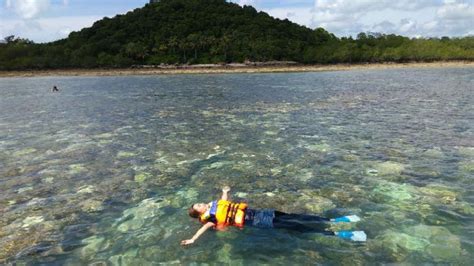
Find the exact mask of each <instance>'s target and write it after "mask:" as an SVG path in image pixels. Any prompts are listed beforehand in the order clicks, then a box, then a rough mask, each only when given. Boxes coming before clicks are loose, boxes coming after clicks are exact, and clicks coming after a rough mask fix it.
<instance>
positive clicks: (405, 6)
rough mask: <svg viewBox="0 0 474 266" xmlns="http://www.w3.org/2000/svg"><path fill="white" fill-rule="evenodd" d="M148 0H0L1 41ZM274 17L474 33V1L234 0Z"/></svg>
mask: <svg viewBox="0 0 474 266" xmlns="http://www.w3.org/2000/svg"><path fill="white" fill-rule="evenodd" d="M148 2H149V1H148V0H0V39H3V38H4V37H6V36H9V35H15V36H19V37H22V38H28V39H30V40H33V41H35V42H49V41H54V40H58V39H62V38H66V37H67V36H68V34H69V33H70V32H71V31H78V30H80V29H82V28H84V27H90V26H91V25H92V24H93V23H94V21H97V20H100V19H102V18H103V17H113V16H115V15H117V14H124V13H126V12H128V11H130V10H133V9H135V8H138V7H142V6H143V5H145V4H146V3H148ZM230 2H234V3H237V4H239V5H242V6H243V5H252V6H253V7H255V8H256V9H257V10H259V11H264V12H267V13H269V14H270V15H271V16H273V17H277V18H281V19H285V18H287V19H289V20H291V21H293V22H296V23H298V24H300V25H304V26H307V27H309V28H312V29H314V28H317V27H323V28H324V29H326V30H327V31H329V32H331V33H334V34H335V35H336V36H338V37H343V36H353V37H355V36H357V34H358V33H359V32H381V33H386V34H391V33H395V34H400V35H404V36H409V37H442V36H450V37H455V36H456V37H459V36H466V35H474V0H230Z"/></svg>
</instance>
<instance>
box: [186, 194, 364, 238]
mask: <svg viewBox="0 0 474 266" xmlns="http://www.w3.org/2000/svg"><path fill="white" fill-rule="evenodd" d="M229 191H230V187H228V186H225V187H224V188H222V197H221V199H220V200H216V201H212V202H210V203H207V204H206V203H196V204H193V205H191V207H190V208H189V210H188V212H189V216H191V217H193V218H197V219H199V221H200V222H201V223H202V224H203V226H202V227H201V228H200V229H199V230H198V231H197V232H196V233H195V234H194V236H193V237H192V238H191V239H187V240H183V241H181V245H190V244H192V243H194V241H196V240H197V239H198V238H199V237H200V236H201V235H202V234H203V233H204V232H206V231H207V230H208V229H209V228H211V227H212V228H215V229H218V230H219V229H223V228H225V227H227V226H236V227H240V228H243V227H244V226H252V227H258V228H277V229H280V228H281V229H287V230H292V231H297V232H301V233H321V234H325V235H331V236H338V237H340V238H343V239H350V240H353V241H365V240H366V239H367V236H366V234H365V233H364V232H363V231H338V232H333V231H328V230H327V227H328V226H327V225H328V223H331V222H332V223H338V222H357V221H360V218H359V217H358V216H357V215H350V216H343V217H339V218H335V219H329V218H325V217H320V216H316V215H308V214H294V213H284V212H281V211H275V210H271V209H261V210H257V209H251V208H248V206H247V204H246V203H233V202H230V201H229Z"/></svg>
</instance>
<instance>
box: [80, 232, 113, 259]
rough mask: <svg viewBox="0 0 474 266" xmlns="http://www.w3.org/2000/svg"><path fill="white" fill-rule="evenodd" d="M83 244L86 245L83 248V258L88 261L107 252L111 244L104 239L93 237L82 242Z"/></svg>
mask: <svg viewBox="0 0 474 266" xmlns="http://www.w3.org/2000/svg"><path fill="white" fill-rule="evenodd" d="M82 243H84V244H86V246H85V247H83V248H81V251H80V253H81V257H82V258H83V259H88V258H90V257H91V256H93V255H95V254H97V253H99V252H101V251H104V250H106V249H107V248H108V247H109V246H110V242H109V241H108V240H106V239H105V238H103V237H98V236H91V237H88V238H86V239H83V240H82Z"/></svg>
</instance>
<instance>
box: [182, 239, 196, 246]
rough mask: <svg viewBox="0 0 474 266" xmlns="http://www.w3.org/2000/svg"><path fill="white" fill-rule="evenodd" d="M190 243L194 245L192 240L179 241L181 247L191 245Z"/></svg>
mask: <svg viewBox="0 0 474 266" xmlns="http://www.w3.org/2000/svg"><path fill="white" fill-rule="evenodd" d="M192 243H194V240H192V239H187V240H183V241H181V245H182V246H186V245H191V244H192Z"/></svg>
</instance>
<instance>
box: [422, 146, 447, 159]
mask: <svg viewBox="0 0 474 266" xmlns="http://www.w3.org/2000/svg"><path fill="white" fill-rule="evenodd" d="M423 155H424V156H426V157H429V158H442V157H443V156H444V153H443V151H441V148H439V147H435V148H433V149H429V150H426V151H425V152H423Z"/></svg>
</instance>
